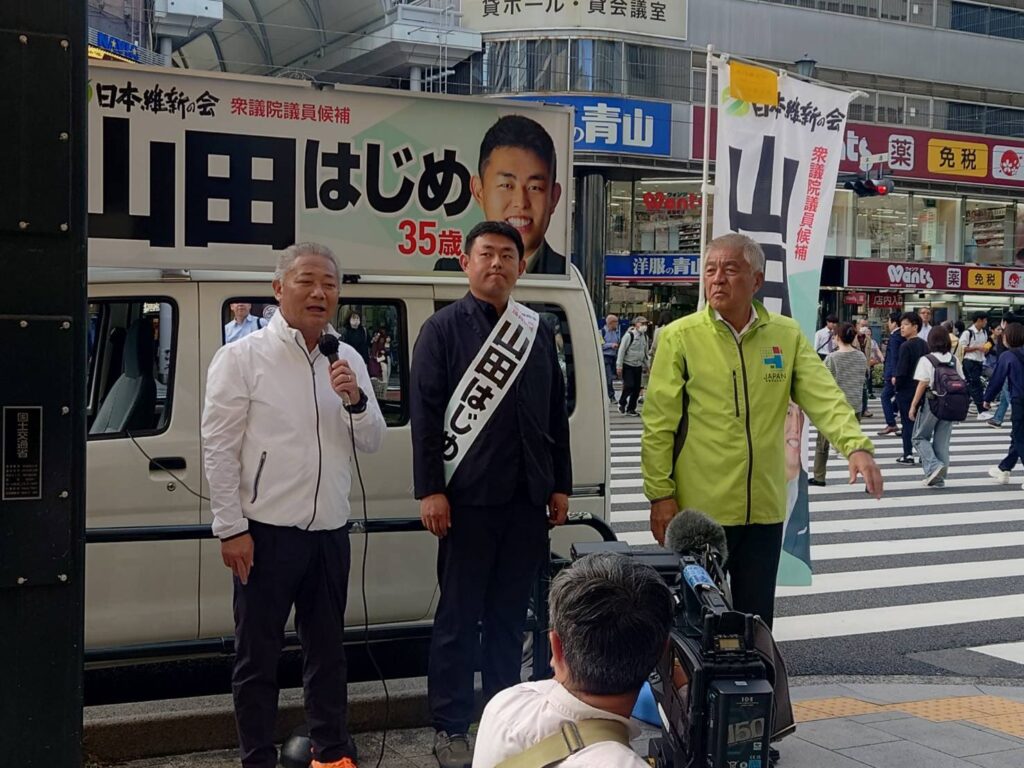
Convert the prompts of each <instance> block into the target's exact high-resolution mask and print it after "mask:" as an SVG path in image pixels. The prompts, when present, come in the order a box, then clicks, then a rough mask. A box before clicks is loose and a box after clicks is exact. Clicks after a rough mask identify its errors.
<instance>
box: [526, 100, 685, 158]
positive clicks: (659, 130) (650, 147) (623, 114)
mask: <svg viewBox="0 0 1024 768" xmlns="http://www.w3.org/2000/svg"><path fill="white" fill-rule="evenodd" d="M516 98H519V99H522V100H523V101H542V102H544V103H546V104H564V105H566V106H569V107H573V108H575V110H576V125H575V130H574V144H573V149H574V150H575V151H576V152H621V153H625V154H631V155H671V154H672V105H671V104H668V103H666V102H663V101H637V100H636V99H615V98H609V97H606V96H562V95H558V94H550V95H545V96H519V97H516Z"/></svg>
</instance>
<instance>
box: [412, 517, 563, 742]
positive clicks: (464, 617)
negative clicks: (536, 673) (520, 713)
mask: <svg viewBox="0 0 1024 768" xmlns="http://www.w3.org/2000/svg"><path fill="white" fill-rule="evenodd" d="M547 552H548V523H547V514H546V511H545V509H544V507H536V506H530V505H525V504H517V503H509V504H504V505H501V506H493V507H453V508H452V527H451V528H450V529H449V530H448V534H447V535H446V536H445V537H444V538H443V539H441V540H440V542H439V545H438V553H437V581H438V584H440V586H441V599H440V601H439V602H438V605H437V614H436V616H435V617H434V630H433V635H432V637H431V643H430V662H429V666H428V671H427V699H428V703H429V705H430V712H431V717H432V718H433V723H434V728H435V729H436V730H439V731H447V732H448V733H466V732H468V731H469V724H470V721H471V720H472V718H473V704H474V696H473V675H474V672H475V670H476V668H477V663H478V660H479V663H480V669H481V672H482V676H483V686H484V700H485V702H486V701H488V700H490V698H491V697H492V696H494V694H496V693H498V692H499V691H502V690H504V689H505V688H509V687H511V686H513V685H518V684H519V683H520V682H521V679H520V675H521V669H522V658H523V627H524V625H525V623H526V609H527V606H528V604H529V601H530V591H531V588H532V587H533V585H534V580H535V579H536V577H537V569H538V568H539V567H540V565H541V563H542V562H543V561H544V558H545V557H546V556H547ZM481 624H482V632H481V627H480V626H479V625H481Z"/></svg>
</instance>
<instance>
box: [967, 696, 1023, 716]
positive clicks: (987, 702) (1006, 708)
mask: <svg viewBox="0 0 1024 768" xmlns="http://www.w3.org/2000/svg"><path fill="white" fill-rule="evenodd" d="M960 701H961V702H963V703H964V704H965V705H966V706H968V707H970V708H971V709H973V710H976V711H978V712H984V713H985V714H986V715H1022V716H1024V701H1013V700H1011V699H1003V698H1000V697H998V696H969V697H967V698H964V699H960Z"/></svg>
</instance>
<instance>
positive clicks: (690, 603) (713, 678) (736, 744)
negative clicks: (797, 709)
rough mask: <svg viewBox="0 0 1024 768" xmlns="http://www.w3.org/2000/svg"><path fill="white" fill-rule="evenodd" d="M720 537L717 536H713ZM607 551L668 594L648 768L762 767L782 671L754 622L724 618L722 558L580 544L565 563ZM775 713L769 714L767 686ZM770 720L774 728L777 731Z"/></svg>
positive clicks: (726, 599) (695, 551)
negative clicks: (667, 628) (670, 611)
mask: <svg viewBox="0 0 1024 768" xmlns="http://www.w3.org/2000/svg"><path fill="white" fill-rule="evenodd" d="M722 537H723V538H724V533H723V535H722ZM605 551H617V552H620V553H621V554H625V555H628V556H631V557H633V558H634V559H636V560H639V561H641V562H643V563H645V564H646V565H649V566H651V567H652V568H654V569H655V570H657V571H658V573H659V574H660V575H661V576H662V578H663V579H665V582H666V583H667V584H668V585H669V587H670V588H671V589H672V590H673V591H674V592H675V593H676V609H675V618H674V620H673V627H672V631H671V633H670V635H669V643H668V648H667V649H666V651H665V653H664V655H663V656H662V659H661V661H660V662H659V663H658V666H657V668H656V669H655V670H654V672H653V673H652V674H651V677H650V683H651V689H652V691H653V693H654V698H655V701H656V702H657V704H658V708H659V714H660V715H661V719H662V734H661V736H660V737H659V738H655V739H652V740H651V742H650V746H649V751H648V757H649V758H650V759H651V760H652V762H653V764H654V765H655V766H657V767H658V768H769V762H768V751H769V743H770V740H771V738H772V736H773V734H774V735H777V736H781V735H785V734H786V733H788V732H790V731H791V730H792V725H791V723H792V715H791V707H790V705H789V698H788V682H787V680H786V678H785V666H784V663H783V662H782V658H781V656H779V655H778V650H777V648H776V647H775V643H774V640H773V639H772V637H771V632H770V631H769V630H768V628H767V626H765V624H764V623H763V622H761V621H760V619H758V618H757V617H755V616H753V615H751V614H748V613H741V612H739V611H734V610H732V607H731V596H730V592H729V587H728V584H727V582H726V578H725V573H724V571H723V568H722V562H723V558H722V555H721V554H720V553H719V551H718V550H717V549H715V548H714V547H713V546H710V545H703V546H701V547H699V548H698V547H692V548H688V551H687V554H682V555H680V554H677V553H676V552H671V551H669V550H666V549H661V550H655V551H635V550H633V549H632V548H631V547H630V546H629V545H628V544H627V545H623V544H622V543H620V542H613V543H608V542H603V543H585V544H584V543H580V544H576V545H574V546H573V551H572V556H573V559H576V558H578V557H582V556H583V555H585V554H589V553H591V552H605ZM776 684H778V685H780V686H782V687H781V689H780V691H781V694H780V695H781V696H782V699H781V701H782V702H783V712H782V713H777V712H776V708H777V696H776V691H775V685H776ZM778 714H784V715H785V717H782V718H781V719H782V720H783V726H784V727H783V728H781V729H779V728H777V727H776V726H777V723H776V719H778V718H777V715H778Z"/></svg>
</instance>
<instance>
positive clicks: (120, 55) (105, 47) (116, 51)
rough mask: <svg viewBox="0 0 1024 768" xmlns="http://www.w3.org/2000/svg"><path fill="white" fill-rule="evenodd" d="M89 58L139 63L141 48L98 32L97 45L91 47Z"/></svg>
mask: <svg viewBox="0 0 1024 768" xmlns="http://www.w3.org/2000/svg"><path fill="white" fill-rule="evenodd" d="M89 57H90V58H93V59H112V60H114V61H129V62H138V61H139V59H140V56H139V46H137V45H135V43H130V42H128V41H127V40H122V39H121V38H119V37H114V36H113V35H108V34H107V33H106V32H100V31H99V30H96V43H95V45H92V44H90V45H89Z"/></svg>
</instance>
